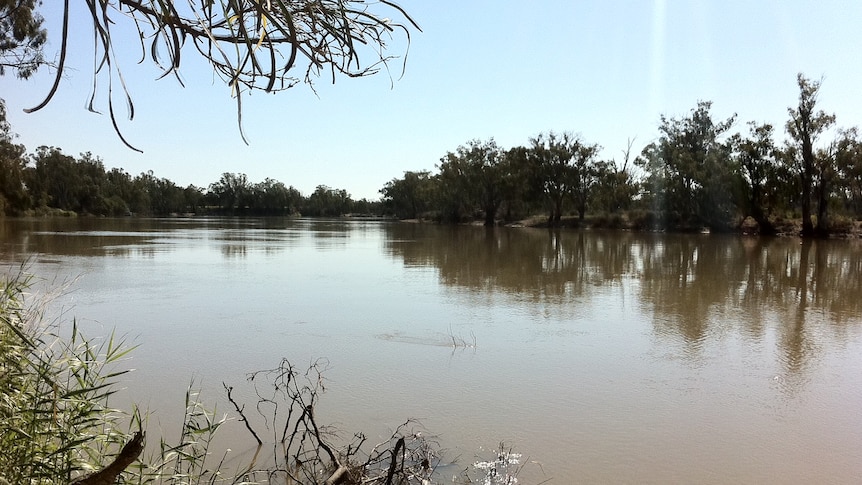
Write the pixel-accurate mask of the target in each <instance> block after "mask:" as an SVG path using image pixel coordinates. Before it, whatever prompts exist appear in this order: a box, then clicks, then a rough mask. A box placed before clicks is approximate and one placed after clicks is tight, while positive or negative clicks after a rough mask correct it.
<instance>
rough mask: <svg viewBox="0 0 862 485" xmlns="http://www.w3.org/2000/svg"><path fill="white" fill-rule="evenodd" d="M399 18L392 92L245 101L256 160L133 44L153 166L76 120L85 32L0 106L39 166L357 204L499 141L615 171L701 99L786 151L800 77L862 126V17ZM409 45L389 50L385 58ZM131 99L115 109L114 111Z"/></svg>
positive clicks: (710, 11) (217, 99)
mask: <svg viewBox="0 0 862 485" xmlns="http://www.w3.org/2000/svg"><path fill="white" fill-rule="evenodd" d="M80 7H81V6H78V8H77V10H75V8H74V7H73V10H75V11H73V12H72V13H73V18H72V24H71V25H73V26H74V25H81V22H86V21H87V19H86V18H85V17H84V15H85V14H86V12H82V11H81V8H80ZM402 7H404V8H405V10H406V11H407V12H408V13H410V15H411V16H412V17H413V18H414V19H415V20H416V21H417V22H418V24H419V25H420V27H421V28H422V29H423V31H422V32H413V33H412V43H411V45H410V50H409V53H408V57H407V61H406V71H405V72H404V75H403V77H401V78H400V79H399V77H398V76H399V74H400V72H399V69H398V68H399V67H400V60H396V61H395V62H394V63H393V64H392V65H391V68H392V69H393V72H392V80H391V83H392V86H391V89H390V78H389V77H387V75H386V73H385V72H382V73H380V74H378V75H376V76H372V77H370V78H360V79H347V78H339V79H338V81H337V82H336V83H335V85H334V86H333V85H330V84H329V83H328V80H327V79H319V80H318V84H316V86H315V89H316V91H317V95H316V96H315V93H314V92H312V91H311V90H310V89H309V88H308V87H306V86H296V87H294V88H292V89H290V90H288V91H286V92H283V93H278V94H276V95H274V96H267V95H264V93H255V94H253V95H246V96H245V97H244V98H243V113H242V114H243V120H244V129H245V134H246V136H247V137H248V138H249V143H250V145H249V146H246V145H245V144H244V143H243V141H242V138H241V136H240V133H239V130H238V128H237V124H236V105H235V102H234V100H233V99H231V98H230V90H229V88H227V87H226V86H224V85H223V84H221V83H220V81H219V80H218V79H213V75H212V74H211V70H209V68H208V67H207V66H206V65H203V63H201V62H200V61H198V60H196V59H192V56H190V55H188V53H187V54H186V56H185V58H184V62H185V64H184V65H183V66H182V67H181V71H180V72H181V75H182V78H183V82H184V83H185V84H186V88H182V87H180V86H179V83H177V82H176V81H175V80H171V79H163V80H159V81H155V80H154V78H155V77H156V76H157V75H158V74H159V72H158V70H156V69H154V67H153V66H152V65H150V64H147V63H146V62H145V63H143V64H142V65H137V64H135V63H134V61H135V60H137V58H138V56H139V54H138V53H137V50H138V49H139V47H134V45H136V43H135V42H132V43H131V44H133V45H132V46H131V47H129V46H128V45H127V46H125V47H124V50H122V51H121V52H119V53H118V58H119V60H120V64H121V65H120V68H121V69H122V72H123V75H124V78H125V80H126V83H127V85H128V86H129V91H130V94H131V96H132V99H133V101H134V103H135V108H136V117H135V120H134V121H132V122H127V121H125V120H124V119H123V118H122V117H123V114H122V113H119V114H118V120H119V121H120V122H121V129H122V131H123V134H124V135H125V136H126V137H127V138H128V139H129V141H130V142H131V143H132V144H133V145H136V146H138V147H139V148H141V149H143V150H144V153H143V154H138V153H135V152H133V151H131V150H129V149H128V148H126V147H125V146H123V144H122V142H121V141H120V139H119V138H118V137H117V135H116V134H115V133H114V132H113V129H112V128H111V123H110V118H109V117H108V116H106V115H103V116H98V115H93V114H91V113H89V112H87V110H86V108H85V107H84V102H85V100H86V98H87V96H88V95H89V92H90V86H91V84H92V82H93V79H92V74H91V72H92V68H91V67H90V65H91V64H92V39H91V38H89V36H90V35H91V32H90V33H89V34H88V33H87V29H74V28H73V31H72V32H71V34H70V52H69V57H68V59H67V63H68V65H69V67H70V69H72V70H70V71H69V72H68V74H67V76H65V77H64V79H63V81H62V82H61V85H60V89H59V91H58V93H57V95H56V97H55V99H54V100H53V101H52V102H51V103H50V104H49V105H48V106H47V107H46V108H44V109H43V110H41V111H39V112H36V113H34V114H29V115H28V114H24V113H23V112H22V109H23V108H29V107H32V106H34V105H36V104H38V103H39V101H41V100H42V98H43V97H44V96H45V94H46V93H47V92H48V89H49V87H50V83H51V81H52V73H51V72H49V71H48V70H47V69H43V70H42V71H40V72H39V73H37V74H36V75H35V76H34V77H33V78H32V79H30V80H27V81H22V80H18V79H15V78H14V77H11V76H10V75H8V74H7V75H6V76H3V77H0V93H2V94H0V97H2V98H4V99H5V101H6V104H7V111H8V120H9V122H10V123H11V125H12V131H13V132H14V133H17V134H19V137H18V138H17V139H16V142H17V143H21V144H23V145H25V146H26V147H27V149H28V152H30V153H32V152H34V151H35V150H36V148H37V147H39V146H42V145H46V146H55V147H57V148H60V149H61V150H63V153H65V154H67V155H70V156H75V157H77V156H78V154H80V153H83V152H87V151H89V152H91V153H92V154H93V155H95V156H97V157H99V158H100V159H102V161H103V163H104V164H105V167H106V168H107V169H110V168H113V167H117V168H121V169H123V170H124V171H126V172H127V173H129V174H130V175H132V176H135V175H138V174H139V173H143V172H147V171H149V170H152V172H153V174H154V175H155V176H157V177H159V178H166V179H168V180H171V181H172V182H174V183H176V184H177V185H179V186H182V187H186V186H188V185H195V186H197V187H202V188H204V189H206V188H207V187H208V185H209V184H211V183H213V182H216V181H217V180H218V179H219V177H220V176H221V174H222V173H225V172H229V173H243V174H246V175H247V177H248V179H249V181H251V182H255V183H256V182H260V181H263V180H264V179H265V178H272V179H275V180H278V181H280V182H282V183H284V184H285V185H288V186H293V187H295V188H296V189H297V190H299V191H300V192H301V193H302V194H303V195H304V196H307V195H309V194H311V193H312V192H313V191H314V189H315V187H317V186H318V185H326V186H328V187H331V188H334V189H344V190H346V191H348V192H349V193H350V195H351V197H352V198H353V199H354V200H360V199H362V198H366V199H368V200H378V199H380V197H381V194H380V193H379V190H380V189H381V188H383V186H384V184H385V183H386V182H388V181H390V180H392V179H395V178H400V177H401V176H403V174H404V172H406V171H421V170H428V171H430V172H432V173H436V171H437V164H438V163H439V160H440V158H441V157H444V156H445V155H446V153H447V152H449V151H454V150H455V149H457V148H458V146H460V145H463V144H465V143H467V142H468V141H470V140H472V139H480V140H487V139H490V138H494V139H495V140H496V141H497V143H498V144H499V145H500V146H501V147H504V148H511V147H513V146H518V145H525V144H527V143H528V141H529V138H531V137H534V136H536V135H538V134H539V133H543V132H548V131H556V132H565V131H569V132H572V133H575V134H579V135H580V136H581V137H582V139H583V140H584V141H585V142H588V143H597V144H599V145H601V146H602V147H603V150H602V151H601V153H600V157H601V158H603V159H607V160H610V159H616V160H620V159H621V156H622V155H621V154H622V151H623V150H624V149H625V148H626V144H627V140H628V139H634V140H635V144H634V146H633V147H632V151H633V155H634V154H639V153H640V151H641V149H642V148H643V147H644V146H646V145H647V144H648V143H650V142H651V141H652V140H654V139H655V138H656V137H657V136H658V134H659V133H658V125H659V122H660V118H661V116H663V115H664V116H667V117H669V118H678V117H682V116H685V115H687V114H688V113H689V112H690V111H691V110H692V109H694V108H695V107H696V104H697V101H698V100H704V101H711V102H712V103H713V105H712V106H713V110H712V113H713V116H714V117H715V119H725V118H727V117H729V116H731V115H732V114H734V113H736V114H737V115H738V117H737V121H736V123H735V124H734V129H733V130H732V131H744V130H745V123H747V122H748V121H757V122H768V123H771V124H773V125H774V126H775V127H776V141H777V142H780V141H781V140H783V139H784V138H785V137H786V134H785V132H784V129H783V127H784V122H785V121H786V119H787V108H789V107H792V106H794V105H795V103H796V102H797V100H798V87H797V85H796V74H797V73H800V72H801V73H803V74H804V75H805V76H807V77H809V78H811V79H814V80H817V79H823V87H822V89H821V92H820V96H819V103H818V108H819V109H823V110H825V111H827V112H831V113H835V114H836V116H837V123H836V128H850V127H853V126H860V125H862V99H860V97H859V96H858V95H857V94H856V86H858V85H859V84H860V81H862V66H858V65H857V64H858V63H851V62H846V56H842V55H841V54H842V53H844V52H848V51H852V50H853V47H856V46H862V32H859V31H858V30H857V29H855V27H854V23H853V19H858V18H862V5H856V4H851V5H847V4H843V3H841V2H824V3H822V4H818V8H817V9H811V8H808V7H809V5H808V4H806V3H805V2H802V1H801V0H799V1H791V2H764V3H763V4H757V5H749V4H747V3H745V2H731V3H726V2H718V1H714V0H710V1H704V2H700V3H697V4H689V3H673V2H667V1H663V0H655V1H653V2H647V3H644V4H638V5H635V6H631V5H629V4H627V3H626V2H612V3H610V4H609V3H599V2H588V3H587V4H578V5H574V4H570V3H568V2H552V1H548V2H542V3H541V4H540V5H533V4H531V5H506V6H499V5H495V4H492V3H490V2H479V3H475V4H469V5H461V4H456V3H455V2H449V3H445V2H444V3H443V4H441V3H439V2H438V3H435V4H434V5H427V4H416V5H412V6H411V5H406V4H402ZM58 9H59V6H58V5H56V4H52V5H43V6H42V8H41V12H42V14H43V16H44V17H45V19H46V27H47V28H48V35H49V41H48V42H49V44H48V45H47V46H46V57H48V58H51V56H52V54H53V52H55V51H56V50H57V48H58V45H59V39H58V38H59V28H58V20H59V19H58V18H57V11H58ZM76 21H77V22H78V23H77V24H76V23H75V22H76ZM118 38H119V37H118ZM119 42H120V43H122V40H120V41H119ZM403 47H404V46H403V45H401V44H399V43H398V42H395V46H394V48H393V51H392V53H393V54H398V53H402V52H403V50H402V49H403ZM106 86H107V84H106V83H105V80H104V79H102V82H101V84H100V85H99V91H98V93H99V94H101V97H97V102H98V107H99V108H100V109H102V111H104V112H106V111H107V108H106V106H107V103H106V102H105V96H104V94H105V90H106ZM121 101H122V98H119V97H116V96H115V103H116V104H117V106H119V105H120V102H121ZM828 139H829V135H827V136H826V137H824V140H826V141H828ZM202 184H207V185H206V186H204V185H202Z"/></svg>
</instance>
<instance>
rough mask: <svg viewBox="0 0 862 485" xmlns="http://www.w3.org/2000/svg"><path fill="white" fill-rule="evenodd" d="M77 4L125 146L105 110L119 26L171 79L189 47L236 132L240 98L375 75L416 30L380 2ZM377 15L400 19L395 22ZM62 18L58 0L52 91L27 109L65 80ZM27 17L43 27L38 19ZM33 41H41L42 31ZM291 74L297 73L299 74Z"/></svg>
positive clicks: (115, 75) (118, 79)
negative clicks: (228, 95)
mask: <svg viewBox="0 0 862 485" xmlns="http://www.w3.org/2000/svg"><path fill="white" fill-rule="evenodd" d="M7 3H8V2H7ZM85 3H86V5H87V7H88V10H89V12H90V17H91V19H92V21H93V23H92V27H86V28H92V29H93V31H94V38H95V44H96V52H95V63H94V66H95V70H94V73H93V76H94V78H96V80H98V79H99V77H104V78H106V82H107V98H108V111H109V114H110V117H111V121H112V122H113V125H114V129H115V131H116V132H117V134H118V135H119V137H120V139H121V140H122V141H123V142H124V143H125V144H126V145H127V146H129V147H130V148H133V149H135V148H134V147H133V146H132V145H130V144H129V142H128V141H127V140H126V139H125V138H124V137H123V135H122V133H120V131H119V128H118V126H117V122H116V117H115V110H114V104H113V96H114V91H113V90H114V86H115V83H117V84H119V86H120V87H121V88H122V90H123V91H125V83H124V81H123V77H122V74H121V71H120V68H119V64H120V61H121V59H118V57H117V54H116V51H115V49H114V47H115V45H117V42H120V43H123V42H124V41H123V40H120V39H115V37H114V34H115V33H116V30H115V29H120V28H121V26H123V25H125V26H130V27H132V28H133V29H134V30H136V31H137V32H136V34H137V35H135V37H136V39H137V41H138V42H139V43H140V47H141V52H142V57H146V56H149V57H150V60H151V61H152V62H153V63H154V64H155V65H156V66H157V67H158V68H159V69H161V70H162V71H163V75H162V77H165V76H168V75H173V76H175V77H176V79H177V80H180V77H179V70H180V67H181V61H182V59H183V58H184V57H183V56H182V55H181V54H182V51H183V49H184V48H186V51H188V49H189V48H191V49H194V51H195V54H196V55H197V56H198V57H199V58H202V59H203V60H204V61H205V62H207V63H208V64H209V65H210V66H211V67H212V69H213V72H214V73H215V74H216V75H217V76H219V77H220V78H221V79H222V80H223V81H224V82H225V83H226V84H227V85H228V86H230V88H231V92H232V94H233V95H234V96H235V98H236V101H237V114H238V121H239V122H240V132H242V131H241V130H242V125H241V119H242V94H243V92H248V91H252V90H262V91H266V92H275V91H280V90H285V89H288V88H291V87H293V86H295V85H297V84H299V83H300V82H305V83H307V84H308V85H310V86H313V82H314V80H315V79H316V78H317V77H318V76H321V75H323V74H329V75H330V77H331V80H332V81H333V82H334V81H335V79H336V74H342V75H346V76H348V77H362V76H368V75H371V74H375V73H377V72H378V71H379V70H380V69H381V67H382V68H386V66H387V64H388V63H389V62H390V61H391V60H393V59H394V56H392V55H390V54H387V53H386V52H387V49H388V47H389V42H390V40H392V39H393V37H394V34H395V33H398V32H400V33H403V34H404V35H405V36H406V37H407V39H408V42H409V36H410V29H411V28H416V29H417V30H418V28H419V27H418V25H417V24H416V23H415V22H414V21H413V19H411V18H410V16H409V15H407V13H406V12H405V11H404V10H403V9H402V8H401V7H399V6H397V5H396V4H394V3H392V2H390V1H388V0H381V1H380V2H378V3H377V5H379V6H382V7H378V8H379V9H380V10H381V11H380V12H378V11H375V10H373V9H372V8H371V6H370V5H369V4H368V3H366V2H364V1H362V0H298V1H283V0H271V1H266V2H262V1H258V0H219V1H209V0H204V1H200V2H176V1H173V0H157V1H154V2H144V1H138V0H85ZM25 4H26V5H29V7H30V8H29V10H30V11H32V10H34V9H35V6H34V5H33V0H28V1H27V2H25ZM3 5H5V4H3ZM0 12H2V11H0ZM383 12H385V13H389V14H392V15H394V16H395V17H396V18H400V19H402V20H401V21H398V20H396V21H393V20H391V18H389V17H387V16H385V15H384V14H383ZM69 17H70V2H69V0H65V2H64V8H63V28H62V36H61V41H60V55H59V61H58V66H57V71H56V74H55V81H54V85H53V86H52V88H51V89H50V90H49V92H48V94H47V96H46V98H45V100H44V101H43V102H42V103H40V104H39V105H38V106H36V107H35V108H33V109H31V110H28V111H30V112H32V111H36V110H39V109H41V108H43V107H44V106H46V105H47V104H48V103H49V102H50V100H51V99H52V98H53V96H54V94H55V93H56V91H57V87H58V86H59V81H60V79H61V78H62V76H63V75H64V74H66V67H65V59H66V55H67V50H68V48H69V47H68V39H69V29H70V22H69ZM34 18H35V19H37V20H39V22H40V21H41V19H39V18H38V16H37V17H34ZM39 22H37V23H36V24H37V25H36V26H37V27H38V25H39ZM4 27H6V29H3V28H4ZM71 27H74V26H71ZM0 29H3V30H0V33H2V34H3V35H7V36H8V32H9V30H8V26H7V25H4V24H2V23H0ZM13 32H14V31H13ZM41 35H42V37H41V39H42V41H44V31H42V32H41ZM0 39H2V37H0ZM369 59H370V60H369ZM297 69H299V70H301V71H304V72H303V73H302V74H297V73H296V70H297ZM180 82H181V81H180ZM96 87H97V83H94V92H93V94H92V95H91V96H90V104H89V109H90V110H94V108H93V101H94V98H95V95H96V93H95V88H96ZM125 98H126V99H125V101H126V102H127V103H128V105H129V117H130V118H131V117H133V116H134V108H133V106H132V100H131V98H130V97H129V95H128V93H127V92H125Z"/></svg>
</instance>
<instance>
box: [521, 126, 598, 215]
mask: <svg viewBox="0 0 862 485" xmlns="http://www.w3.org/2000/svg"><path fill="white" fill-rule="evenodd" d="M598 151H599V146H598V145H595V144H588V143H585V142H583V141H582V140H581V139H580V138H579V137H577V136H576V135H573V134H571V133H569V132H564V133H562V134H559V135H558V134H556V133H554V132H549V133H548V134H544V133H540V134H539V135H538V136H537V137H535V138H532V139H530V146H529V148H528V150H527V159H528V163H529V165H530V167H531V170H533V174H534V175H533V177H532V181H533V183H534V184H536V187H537V188H538V189H539V190H540V191H541V193H542V194H543V195H544V197H545V198H546V200H547V201H548V204H549V206H550V215H549V216H548V223H549V224H551V225H556V224H559V223H560V219H561V217H562V213H563V203H564V202H565V201H567V200H569V199H571V200H573V201H574V203H575V206H576V208H577V210H578V216H579V218H580V219H583V217H584V213H585V212H586V206H587V200H588V198H589V194H590V191H591V190H592V189H593V187H594V186H595V183H596V181H597V180H598V172H597V166H596V163H597V160H596V156H597V155H598Z"/></svg>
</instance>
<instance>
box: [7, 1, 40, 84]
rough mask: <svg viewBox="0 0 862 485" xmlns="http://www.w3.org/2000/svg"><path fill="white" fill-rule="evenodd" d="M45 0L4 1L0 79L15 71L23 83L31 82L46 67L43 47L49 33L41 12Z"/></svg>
mask: <svg viewBox="0 0 862 485" xmlns="http://www.w3.org/2000/svg"><path fill="white" fill-rule="evenodd" d="M41 3H42V2H41V0H0V76H2V75H5V74H6V69H14V70H15V75H16V76H17V77H19V78H21V79H27V78H29V77H30V76H31V75H32V74H33V73H34V72H36V70H37V69H38V68H39V66H41V65H43V64H45V59H44V57H43V56H42V46H43V45H44V44H45V40H46V39H47V32H46V31H45V29H43V28H42V21H43V19H42V16H41V15H39V13H38V12H37V8H38V7H39V6H40V5H41Z"/></svg>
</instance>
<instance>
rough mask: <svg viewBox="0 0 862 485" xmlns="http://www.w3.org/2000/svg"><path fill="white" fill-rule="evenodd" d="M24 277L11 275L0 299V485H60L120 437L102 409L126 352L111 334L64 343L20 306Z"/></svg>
mask: <svg viewBox="0 0 862 485" xmlns="http://www.w3.org/2000/svg"><path fill="white" fill-rule="evenodd" d="M30 283H31V282H30V278H29V277H26V276H24V273H23V272H19V273H18V274H17V275H16V276H14V277H12V278H10V279H7V280H5V281H3V283H2V290H3V291H2V294H0V389H2V395H0V450H2V452H0V482H2V483H68V482H69V481H70V480H71V479H72V478H74V477H75V476H76V475H78V474H80V473H82V472H86V471H90V470H93V469H94V468H97V467H99V466H101V464H102V460H103V459H105V458H108V457H110V456H111V454H112V452H111V450H112V449H114V448H116V445H117V444H118V443H120V442H121V441H122V439H123V433H122V432H121V431H120V429H119V414H118V413H116V412H115V411H114V410H112V409H111V408H110V406H109V400H110V397H111V396H112V395H113V394H114V392H115V391H116V390H115V388H114V387H113V384H114V383H115V382H116V379H117V378H118V377H119V376H121V375H122V374H123V373H124V372H125V371H113V370H112V368H113V367H114V366H115V365H116V364H117V363H118V362H119V361H120V360H122V359H123V358H124V357H125V356H126V355H127V353H128V352H129V351H130V350H131V349H129V348H126V347H124V345H123V343H122V341H117V340H116V339H115V338H114V336H113V335H111V336H109V337H108V339H107V340H105V341H103V342H102V343H96V342H95V341H93V340H87V339H84V338H82V337H81V336H80V334H78V332H77V327H76V326H75V325H74V323H73V325H72V334H71V337H69V338H60V337H59V335H58V334H57V333H56V328H54V329H52V328H50V327H48V328H46V327H44V326H43V325H42V319H41V317H42V308H41V307H40V306H38V304H34V306H27V304H26V303H25V301H26V300H25V292H26V290H27V289H28V288H29V286H30Z"/></svg>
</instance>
